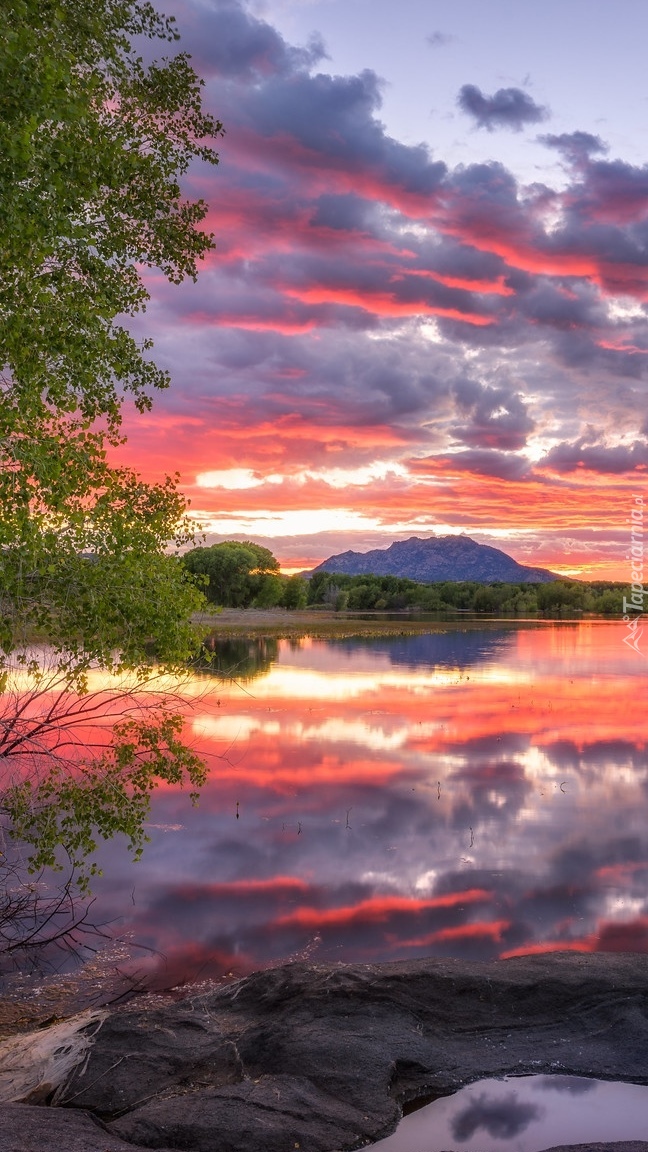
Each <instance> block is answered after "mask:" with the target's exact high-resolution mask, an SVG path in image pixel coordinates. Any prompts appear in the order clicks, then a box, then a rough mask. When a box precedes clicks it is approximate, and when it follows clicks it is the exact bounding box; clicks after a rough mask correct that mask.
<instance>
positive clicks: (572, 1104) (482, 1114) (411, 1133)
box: [373, 1076, 648, 1152]
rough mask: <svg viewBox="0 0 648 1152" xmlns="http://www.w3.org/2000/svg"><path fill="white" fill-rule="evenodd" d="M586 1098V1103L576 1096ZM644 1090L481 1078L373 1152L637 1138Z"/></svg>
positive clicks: (487, 1149)
mask: <svg viewBox="0 0 648 1152" xmlns="http://www.w3.org/2000/svg"><path fill="white" fill-rule="evenodd" d="M583 1096H586V1100H581V1099H580V1098H581V1097H583ZM647 1131H648V1088H645V1087H643V1086H640V1085H637V1084H615V1083H607V1082H603V1081H600V1080H586V1079H584V1078H582V1077H579V1076H519V1077H515V1078H511V1077H509V1078H507V1079H505V1080H481V1081H479V1082H478V1083H476V1084H471V1085H470V1086H469V1087H467V1088H463V1089H461V1091H459V1092H456V1093H455V1094H454V1095H453V1096H447V1097H445V1098H444V1099H441V1100H436V1101H435V1102H434V1103H433V1104H430V1105H428V1106H427V1107H426V1108H421V1109H420V1110H419V1111H417V1112H413V1113H412V1114H411V1115H409V1116H406V1117H405V1119H404V1120H403V1121H402V1122H401V1124H400V1125H399V1127H398V1129H397V1131H396V1132H395V1133H394V1134H393V1136H389V1137H388V1138H387V1139H386V1140H381V1141H379V1142H378V1143H377V1144H374V1145H373V1147H374V1148H375V1149H376V1152H421V1149H423V1148H425V1149H427V1150H429V1152H435V1150H436V1149H441V1148H444V1149H451V1148H454V1149H457V1152H459V1150H461V1152H540V1150H541V1149H545V1148H550V1147H555V1146H556V1145H557V1144H561V1145H562V1144H569V1145H571V1144H578V1145H584V1144H585V1142H590V1141H596V1147H599V1142H600V1141H604V1140H643V1139H645V1134H646V1132H647Z"/></svg>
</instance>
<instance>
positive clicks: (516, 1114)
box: [452, 1092, 545, 1140]
mask: <svg viewBox="0 0 648 1152" xmlns="http://www.w3.org/2000/svg"><path fill="white" fill-rule="evenodd" d="M544 1112H545V1110H544V1108H539V1107H538V1105H537V1104H529V1103H526V1104H522V1103H520V1102H519V1101H518V1098H517V1095H516V1093H515V1092H511V1094H510V1096H505V1097H504V1098H503V1099H502V1100H489V1099H488V1097H487V1096H485V1095H481V1096H478V1097H477V1099H476V1100H472V1101H471V1102H470V1104H469V1105H468V1106H467V1107H466V1108H464V1109H463V1111H461V1112H460V1113H459V1115H458V1116H455V1118H454V1120H453V1121H452V1135H453V1136H454V1138H455V1140H470V1138H471V1137H472V1136H474V1135H475V1132H477V1131H478V1129H479V1128H483V1130H484V1132H488V1135H489V1136H493V1137H499V1138H500V1139H501V1140H511V1139H512V1137H513V1136H519V1134H520V1132H524V1129H525V1128H528V1126H529V1124H530V1123H531V1121H532V1120H540V1119H541V1118H542V1117H543V1116H544Z"/></svg>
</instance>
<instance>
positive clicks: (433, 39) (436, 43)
mask: <svg viewBox="0 0 648 1152" xmlns="http://www.w3.org/2000/svg"><path fill="white" fill-rule="evenodd" d="M454 39H455V37H454V36H451V35H450V34H449V33H448V32H439V31H438V30H437V31H436V32H430V33H429V34H428V35H427V36H426V37H425V42H426V44H429V45H430V48H445V47H446V45H448V44H452V42H453V40H454Z"/></svg>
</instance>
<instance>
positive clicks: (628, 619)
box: [623, 492, 648, 656]
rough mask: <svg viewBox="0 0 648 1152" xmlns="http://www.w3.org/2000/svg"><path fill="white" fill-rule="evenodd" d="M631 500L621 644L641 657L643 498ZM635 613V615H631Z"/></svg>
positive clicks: (645, 590) (647, 590)
mask: <svg viewBox="0 0 648 1152" xmlns="http://www.w3.org/2000/svg"><path fill="white" fill-rule="evenodd" d="M632 499H633V501H634V506H633V507H632V508H631V510H630V518H629V520H628V524H630V526H631V531H630V551H629V552H627V553H626V560H629V561H630V565H631V568H630V580H631V585H630V598H629V599H628V597H627V596H624V597H623V622H624V624H625V625H626V633H627V634H626V635H625V636H624V637H623V643H624V644H627V645H628V646H629V647H630V648H634V650H635V652H638V653H639V655H640V656H643V655H644V653H643V652H642V650H641V648H640V647H639V641H640V639H641V637H642V635H643V625H642V626H641V627H639V623H640V621H641V620H642V619H643V615H642V614H643V609H644V596H645V595H646V594H648V589H646V588H644V586H643V579H644V542H643V541H644V498H643V496H640V495H637V494H635V493H634V492H633V494H632ZM633 613H636V615H633Z"/></svg>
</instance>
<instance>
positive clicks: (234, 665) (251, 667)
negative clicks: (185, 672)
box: [197, 636, 279, 680]
mask: <svg viewBox="0 0 648 1152" xmlns="http://www.w3.org/2000/svg"><path fill="white" fill-rule="evenodd" d="M278 651H279V641H278V640H276V639H275V638H274V637H273V636H257V637H251V636H250V637H248V636H237V637H233V638H230V639H228V640H217V639H216V637H214V636H207V638H206V639H205V641H204V642H203V651H202V655H201V657H200V659H199V661H198V662H197V667H198V669H199V671H200V672H205V673H207V674H208V675H210V676H218V677H219V678H220V679H224V680H225V679H227V680H230V679H231V680H253V679H254V678H255V677H256V676H262V675H263V674H264V672H267V671H268V669H269V668H270V665H271V664H272V663H273V662H274V661H275V660H276V659H277V654H278Z"/></svg>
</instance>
